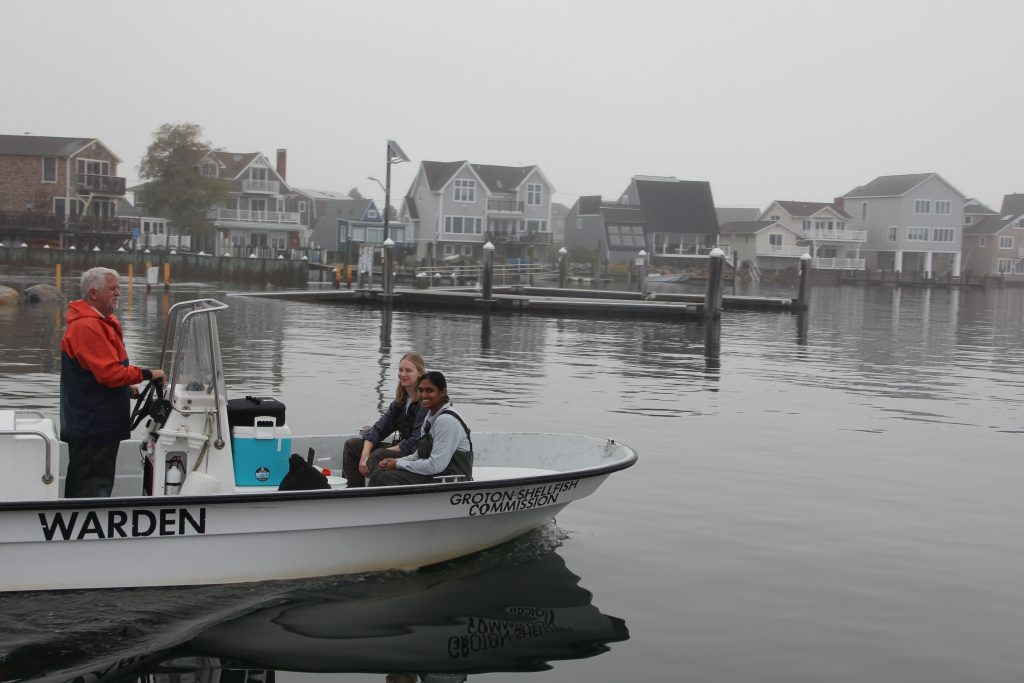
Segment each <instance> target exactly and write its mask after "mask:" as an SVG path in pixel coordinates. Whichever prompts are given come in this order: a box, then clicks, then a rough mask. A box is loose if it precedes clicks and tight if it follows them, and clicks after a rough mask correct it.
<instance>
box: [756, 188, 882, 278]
mask: <svg viewBox="0 0 1024 683" xmlns="http://www.w3.org/2000/svg"><path fill="white" fill-rule="evenodd" d="M758 220H761V221H776V222H778V223H781V224H782V225H784V226H786V227H787V228H789V229H790V230H793V231H794V232H797V233H799V234H800V236H801V238H802V239H803V240H804V241H805V242H806V243H807V245H808V248H807V249H806V250H805V251H807V252H808V253H810V255H811V256H812V257H813V259H814V260H813V261H811V267H812V268H820V269H824V270H834V269H842V270H864V264H865V259H864V258H863V256H862V254H861V246H862V245H864V244H865V243H866V242H867V231H866V230H851V229H850V228H849V226H848V222H849V220H850V216H849V215H848V214H847V213H846V212H845V211H844V210H843V209H841V208H839V207H838V206H836V205H835V204H832V203H828V202H795V201H783V200H776V201H774V202H772V203H771V204H769V205H768V208H766V209H765V210H764V211H762V212H761V215H760V216H759V217H758ZM801 254H803V252H801V253H800V254H797V257H799V256H800V255H801Z"/></svg>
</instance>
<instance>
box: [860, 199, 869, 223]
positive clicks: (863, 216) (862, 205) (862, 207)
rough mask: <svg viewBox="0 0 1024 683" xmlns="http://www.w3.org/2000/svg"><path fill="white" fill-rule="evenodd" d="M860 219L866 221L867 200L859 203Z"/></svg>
mask: <svg viewBox="0 0 1024 683" xmlns="http://www.w3.org/2000/svg"><path fill="white" fill-rule="evenodd" d="M860 219H861V220H862V221H866V220H867V219H868V203H867V202H861V203H860Z"/></svg>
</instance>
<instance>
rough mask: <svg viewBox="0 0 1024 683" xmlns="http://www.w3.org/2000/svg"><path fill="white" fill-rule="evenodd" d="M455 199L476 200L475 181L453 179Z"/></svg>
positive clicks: (470, 201)
mask: <svg viewBox="0 0 1024 683" xmlns="http://www.w3.org/2000/svg"><path fill="white" fill-rule="evenodd" d="M453 191H454V197H455V201H457V202H468V203H472V202H475V201H476V181H475V180H462V179H457V180H456V181H455V187H454V188H453Z"/></svg>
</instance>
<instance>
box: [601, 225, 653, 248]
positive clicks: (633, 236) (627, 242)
mask: <svg viewBox="0 0 1024 683" xmlns="http://www.w3.org/2000/svg"><path fill="white" fill-rule="evenodd" d="M646 245H647V243H646V241H645V240H644V229H643V226H641V225H609V226H608V246H610V247H644V246H646Z"/></svg>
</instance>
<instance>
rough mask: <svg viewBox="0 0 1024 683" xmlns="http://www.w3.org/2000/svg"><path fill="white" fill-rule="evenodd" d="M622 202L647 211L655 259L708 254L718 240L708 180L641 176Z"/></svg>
mask: <svg viewBox="0 0 1024 683" xmlns="http://www.w3.org/2000/svg"><path fill="white" fill-rule="evenodd" d="M619 202H620V203H622V204H626V205H637V206H639V207H640V209H641V210H642V211H643V214H644V218H645V219H646V228H645V231H646V234H647V244H648V247H649V248H648V249H647V252H648V254H650V256H651V257H652V258H653V257H664V258H668V259H672V258H678V257H683V256H689V255H699V254H707V253H708V252H709V251H711V249H713V248H714V247H715V245H716V244H717V243H718V216H717V215H716V214H715V202H714V199H713V198H712V196H711V184H710V183H709V182H707V181H704V180H679V179H678V178H673V177H666V176H645V175H637V176H633V177H632V178H631V179H630V181H629V185H628V186H627V187H626V189H625V190H624V191H623V192H622V194H621V195H619Z"/></svg>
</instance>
